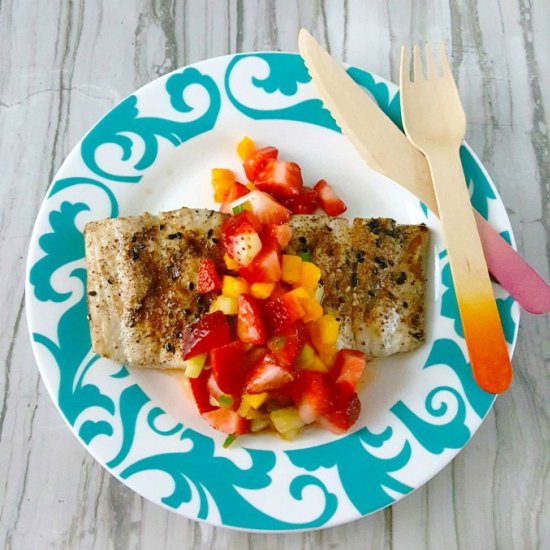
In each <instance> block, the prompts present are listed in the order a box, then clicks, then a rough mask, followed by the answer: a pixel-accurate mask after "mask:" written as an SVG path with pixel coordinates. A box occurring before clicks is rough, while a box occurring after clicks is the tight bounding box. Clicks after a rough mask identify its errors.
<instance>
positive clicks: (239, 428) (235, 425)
mask: <svg viewBox="0 0 550 550" xmlns="http://www.w3.org/2000/svg"><path fill="white" fill-rule="evenodd" d="M202 416H203V418H204V419H205V420H206V421H207V422H208V423H209V424H210V425H211V426H212V427H213V428H214V429H216V430H219V431H220V432H224V433H226V434H233V435H242V434H246V433H248V432H249V431H250V421H249V420H247V419H246V418H243V417H242V416H239V415H238V414H237V413H236V412H235V411H232V410H231V409H214V410H213V411H210V412H205V413H203V415H202Z"/></svg>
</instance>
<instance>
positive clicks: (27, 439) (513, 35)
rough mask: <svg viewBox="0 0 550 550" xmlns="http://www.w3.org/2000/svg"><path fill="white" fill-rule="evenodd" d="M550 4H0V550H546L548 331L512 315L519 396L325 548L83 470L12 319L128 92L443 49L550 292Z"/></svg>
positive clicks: (369, 63) (549, 499) (381, 63)
mask: <svg viewBox="0 0 550 550" xmlns="http://www.w3.org/2000/svg"><path fill="white" fill-rule="evenodd" d="M549 22H550V3H549V2H548V1H547V0H506V1H504V0H498V1H495V2H484V1H481V0H478V1H476V0H452V1H450V2H440V1H436V0H426V1H423V2H403V1H401V0H393V1H385V0H370V1H368V2H366V1H363V0H343V1H331V2H328V1H326V2H325V1H322V0H315V1H305V0H304V1H290V0H280V1H267V0H258V1H254V2H253V1H249V2H245V1H243V0H231V1H227V2H222V1H220V0H218V1H215V0H210V1H202V0H187V1H186V0H171V1H168V0H167V1H160V0H159V1H144V0H124V1H122V0H121V1H119V2H115V3H112V2H101V1H100V0H94V1H89V2H83V1H82V2H77V1H69V0H43V1H38V2H32V1H31V0H0V60H1V64H0V197H1V200H0V243H1V245H0V281H1V284H0V307H1V309H2V311H3V312H4V314H5V315H6V317H4V322H3V323H2V325H1V327H0V357H1V363H0V364H1V368H0V495H1V496H0V506H1V511H0V545H1V546H2V547H4V548H8V549H9V548H14V549H42V548H56V549H58V548H71V549H72V548H78V549H100V550H105V549H127V548H128V549H138V548H140V549H151V548H166V549H170V548H182V547H184V548H197V549H206V548H226V549H233V548H234V549H242V548H269V549H277V550H279V549H281V550H282V549H283V548H304V549H306V548H327V549H328V548H373V549H374V548H376V549H378V548H380V549H382V548H384V549H393V548H395V549H406V550H414V549H431V548H433V549H436V548H437V549H440V548H445V549H449V550H452V549H455V548H460V549H468V550H469V549H472V548H476V549H477V548H482V549H484V550H485V549H492V548H495V549H499V550H501V549H534V548H541V549H542V548H550V420H549V411H550V397H549V396H550V376H549V372H550V370H549V369H550V317H549V316H548V315H547V316H543V317H533V316H529V315H524V316H523V318H522V322H521V328H520V334H519V339H518V343H517V348H516V352H515V356H514V361H513V363H514V371H515V381H514V384H513V387H512V389H511V390H510V391H508V392H507V393H506V394H504V395H503V396H501V397H500V398H499V399H498V400H497V402H496V405H495V407H494V409H493V411H492V412H491V413H490V414H489V416H488V418H487V419H486V421H485V422H484V423H483V425H482V427H481V428H480V429H479V431H478V432H477V433H476V434H475V436H474V437H473V439H472V441H471V442H470V443H469V444H468V446H467V447H466V448H465V449H464V450H463V451H462V452H461V453H460V454H459V455H458V456H457V457H456V459H455V460H454V461H453V462H452V463H451V464H449V465H448V466H447V467H446V468H445V469H444V470H443V471H442V472H441V473H440V474H438V475H437V476H436V477H435V478H433V479H432V480H431V481H430V482H428V483H427V484H426V485H425V486H423V487H422V488H420V489H419V490H417V491H416V492H414V493H413V494H412V495H410V496H408V497H407V498H405V499H403V500H402V501H400V502H399V503H397V504H395V505H394V506H392V507H390V508H387V509H385V510H383V511H382V512H379V513H376V514H374V515H372V516H369V517H367V518H364V519H362V520H359V521H356V522H353V523H350V524H347V525H343V526H340V527H335V528H332V529H326V530H322V531H316V532H309V533H303V534H300V533H294V534H286V535H282V534H277V535H271V534H270V535H258V534H247V533H240V532H234V531H230V530H226V529H219V528H213V527H209V526H207V525H205V524H199V523H195V522H193V521H189V520H186V519H184V518H182V517H179V516H177V515H175V514H173V513H170V512H167V511H166V510H164V509H161V508H159V507H158V506H156V505H154V504H151V503H149V502H147V501H146V500H144V499H143V498H141V497H139V496H138V495H136V494H135V493H133V492H131V491H130V490H129V489H127V488H126V487H125V486H124V485H122V484H121V483H120V482H118V481H117V480H116V479H115V478H113V477H112V476H110V475H109V474H108V473H107V472H106V471H105V470H104V469H103V468H102V467H101V466H100V465H99V464H98V463H96V462H95V461H94V459H93V458H92V457H91V456H90V455H89V454H87V452H86V451H85V450H84V448H83V447H82V446H81V445H80V444H79V443H78V442H77V440H76V439H75V438H74V436H73V435H72V434H71V433H70V431H69V430H68V429H67V427H66V425H65V423H64V421H63V420H62V418H61V417H60V415H59V414H58V412H57V410H56V409H55V407H54V405H53V404H52V402H51V400H50V398H49V396H48V394H47V392H46V390H45V387H44V385H43V383H42V382H41V380H40V377H39V374H38V369H37V367H36V364H35V361H34V358H33V355H32V351H31V347H30V343H29V335H28V331H27V326H26V321H25V312H24V288H23V286H24V285H23V281H24V271H25V257H26V252H27V246H28V242H29V238H30V235H31V231H32V227H33V223H34V219H35V216H36V213H37V211H38V208H39V206H40V203H41V201H42V199H43V197H44V194H45V192H46V189H47V188H48V185H49V183H50V181H51V180H52V178H53V176H54V174H55V172H56V171H57V170H58V168H59V166H60V165H61V163H62V161H63V159H64V157H65V156H66V155H67V154H68V153H69V151H70V150H71V149H72V148H73V147H74V145H75V144H76V142H77V141H78V140H79V139H80V137H82V135H83V134H84V132H85V131H86V130H87V129H88V128H89V127H90V126H91V125H92V124H93V123H94V122H95V121H96V120H97V119H98V118H100V117H101V116H102V115H103V114H105V113H106V112H107V111H108V110H109V109H110V108H111V107H113V106H114V105H116V104H117V103H118V102H119V101H120V100H121V99H122V98H124V97H125V96H126V95H127V94H129V93H130V92H132V91H133V90H135V89H136V88H138V87H139V86H141V85H143V84H145V83H147V82H149V81H151V80H153V79H155V78H156V77H158V76H160V75H162V74H165V73H167V72H169V71H171V70H173V69H176V68H177V67H181V66H183V65H186V64H188V63H190V62H194V61H197V60H200V59H204V58H208V57H212V56H217V55H222V54H226V53H232V52H238V51H250V50H272V49H275V50H289V51H295V50H296V48H297V44H296V42H297V33H298V30H299V28H300V27H302V26H303V27H306V28H308V29H309V30H310V31H311V32H312V33H313V34H315V36H316V37H317V38H318V39H319V40H320V41H321V42H322V43H323V44H324V45H326V47H327V48H328V49H329V50H330V51H331V52H332V53H333V55H335V56H336V57H337V58H339V59H341V60H344V61H346V62H348V63H351V64H355V65H358V66H362V67H365V68H368V69H369V70H371V71H373V72H375V73H378V74H380V75H382V76H384V77H387V78H390V79H393V80H396V79H397V70H398V69H397V65H398V55H399V47H400V45H401V44H402V43H410V42H411V41H414V40H439V39H441V38H442V37H443V38H444V39H445V40H446V41H447V42H448V43H449V44H450V45H451V52H452V63H453V70H454V73H455V75H456V77H457V80H458V84H459V88H460V93H461V96H462V98H463V100H464V107H465V110H466V113H467V118H468V122H469V128H468V134H467V139H468V141H469V143H470V144H471V145H472V146H473V148H474V150H475V151H476V152H477V153H478V154H479V156H480V157H481V159H482V161H483V162H484V164H485V166H486V167H487V169H488V171H489V172H490V174H491V175H492V177H493V180H494V181H495V183H496V185H497V187H498V190H499V192H500V194H501V196H502V199H503V201H504V204H505V205H506V206H507V209H508V214H509V216H510V219H511V221H512V225H513V228H514V231H515V235H516V239H517V243H518V247H519V250H520V251H521V252H522V254H524V255H525V256H526V257H527V259H528V260H529V261H530V262H531V263H532V265H533V266H535V267H536V269H537V270H538V271H539V272H540V273H541V275H542V276H543V277H545V278H546V279H547V280H548V279H549V266H550V264H549V260H550V241H549V238H548V231H549V230H550V147H549V145H550V143H549V141H550V140H549V135H548V127H549V123H550V119H549V116H550V115H549V114H548V113H550V56H549V55H548V54H549V52H550V25H549Z"/></svg>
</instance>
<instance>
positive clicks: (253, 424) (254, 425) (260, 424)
mask: <svg viewBox="0 0 550 550" xmlns="http://www.w3.org/2000/svg"><path fill="white" fill-rule="evenodd" d="M268 426H269V420H267V418H254V419H253V420H251V421H250V431H251V432H261V431H262V430H263V429H264V428H267V427H268Z"/></svg>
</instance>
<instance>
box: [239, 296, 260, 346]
mask: <svg viewBox="0 0 550 550" xmlns="http://www.w3.org/2000/svg"><path fill="white" fill-rule="evenodd" d="M238 308H239V310H238V314H237V336H238V337H239V339H240V340H241V341H242V342H246V343H248V344H255V345H257V346H258V345H261V344H265V342H266V340H267V331H266V329H265V323H264V320H263V315H262V312H261V310H260V306H259V304H258V302H257V301H256V299H255V298H254V297H252V296H251V295H250V294H247V293H246V292H244V293H242V294H240V295H239V297H238Z"/></svg>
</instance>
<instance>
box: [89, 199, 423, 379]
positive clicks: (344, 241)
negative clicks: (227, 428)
mask: <svg viewBox="0 0 550 550" xmlns="http://www.w3.org/2000/svg"><path fill="white" fill-rule="evenodd" d="M225 217H226V215H225V214H221V213H218V212H214V211H211V210H201V209H198V210H197V209H190V208H181V209H179V210H174V211H172V212H164V213H161V214H159V216H152V215H150V214H144V215H141V216H132V217H126V218H114V219H108V220H103V221H97V222H90V223H88V224H87V225H86V227H85V229H84V235H85V246H86V266H87V272H88V308H89V315H90V331H91V336H92V349H93V351H94V352H95V353H98V354H99V355H102V356H104V357H108V358H110V359H113V360H115V361H117V362H120V363H124V364H126V365H129V366H132V367H154V368H176V369H178V368H183V366H184V365H183V360H182V357H181V354H180V353H179V348H180V339H181V337H182V331H183V328H184V326H185V325H186V324H188V323H190V322H192V321H194V320H195V319H197V318H199V317H200V316H201V315H203V314H204V313H205V312H206V311H208V309H209V306H210V303H211V301H212V299H213V296H210V295H204V296H201V295H199V294H198V292H197V291H196V285H197V272H198V267H199V263H200V261H201V260H203V259H205V258H210V259H212V260H213V261H214V262H215V263H216V265H217V266H218V267H219V271H220V272H221V271H223V270H224V269H225V266H224V262H223V251H222V247H221V238H220V226H221V223H222V221H223V220H224V219H225ZM289 223H290V225H291V227H292V231H293V233H292V240H291V242H290V243H289V245H288V248H287V250H286V252H287V253H289V254H292V253H299V252H303V251H306V250H308V251H309V252H310V253H311V255H312V261H313V262H314V263H315V264H317V265H318V266H319V267H320V268H321V272H322V280H321V283H322V285H323V288H324V298H323V308H324V310H325V312H326V313H330V314H332V315H334V316H335V317H336V318H337V319H338V320H339V321H340V334H339V341H338V345H339V347H347V348H355V349H359V350H361V351H364V352H365V353H366V354H367V355H369V356H371V357H378V356H385V355H391V354H393V353H398V352H405V351H410V350H413V349H415V348H417V347H418V346H419V345H420V344H421V343H422V342H423V341H424V288H425V273H424V263H425V262H424V260H425V256H426V251H427V243H428V230H427V228H426V227H425V226H424V225H398V224H396V223H395V222H394V221H393V220H390V219H385V218H379V219H360V218H357V219H355V220H354V221H353V223H352V225H351V226H350V225H349V223H348V221H347V220H346V219H343V218H330V217H328V216H324V215H298V216H293V217H291V219H290V222H289Z"/></svg>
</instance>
